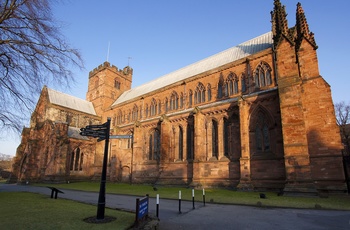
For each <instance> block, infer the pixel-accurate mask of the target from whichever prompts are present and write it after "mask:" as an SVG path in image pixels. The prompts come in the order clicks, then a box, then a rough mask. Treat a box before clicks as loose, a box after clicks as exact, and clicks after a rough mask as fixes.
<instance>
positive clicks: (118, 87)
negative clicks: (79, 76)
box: [86, 62, 133, 116]
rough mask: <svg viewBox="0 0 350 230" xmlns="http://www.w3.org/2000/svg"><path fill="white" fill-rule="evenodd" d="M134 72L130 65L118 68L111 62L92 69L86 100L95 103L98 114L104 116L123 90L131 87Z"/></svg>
mask: <svg viewBox="0 0 350 230" xmlns="http://www.w3.org/2000/svg"><path fill="white" fill-rule="evenodd" d="M132 73H133V70H132V68H130V67H129V66H126V67H124V69H118V68H117V67H116V66H114V65H112V66H111V65H110V63H109V62H104V63H103V64H102V65H99V66H98V67H97V68H95V69H94V70H92V71H90V73H89V84H88V91H87V93H86V100H88V101H91V102H92V103H93V105H94V108H95V110H96V113H97V115H98V116H102V115H103V113H104V111H106V109H108V108H109V107H110V106H111V105H112V104H113V102H114V101H115V100H116V99H117V98H118V97H119V96H120V95H121V94H122V93H123V92H125V91H127V90H129V89H131V84H132Z"/></svg>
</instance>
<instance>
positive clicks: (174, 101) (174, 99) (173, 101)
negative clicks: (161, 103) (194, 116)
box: [169, 91, 179, 110]
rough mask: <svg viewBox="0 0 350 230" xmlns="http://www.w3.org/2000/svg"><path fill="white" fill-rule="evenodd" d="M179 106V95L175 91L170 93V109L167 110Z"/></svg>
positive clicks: (175, 108)
mask: <svg viewBox="0 0 350 230" xmlns="http://www.w3.org/2000/svg"><path fill="white" fill-rule="evenodd" d="M178 108H179V97H178V95H177V93H176V92H175V91H173V93H172V94H171V97H170V109H169V110H177V109H178Z"/></svg>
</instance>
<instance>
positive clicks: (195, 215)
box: [0, 184, 350, 230]
mask: <svg viewBox="0 0 350 230" xmlns="http://www.w3.org/2000/svg"><path fill="white" fill-rule="evenodd" d="M5 191H10V192H11V191H27V192H33V193H40V194H47V195H48V196H50V195H51V190H50V189H48V188H46V187H36V186H30V185H15V184H0V196H1V192H5ZM62 191H63V192H64V194H61V193H59V194H58V199H62V198H63V199H70V200H76V201H80V202H84V203H88V204H93V205H97V200H98V193H95V192H82V191H74V190H65V189H62ZM136 198H137V197H136V196H125V195H113V194H106V207H109V208H113V209H122V210H128V211H135V208H136ZM159 203H160V204H159V219H160V224H159V227H160V229H161V230H163V229H165V230H173V229H174V230H180V229H190V230H199V229H200V230H206V229H208V230H209V229H210V230H212V229H224V230H225V229H238V230H240V229H257V230H265V229H266V230H283V229H298V230H303V229H305V230H313V229H317V230H318V229H327V230H328V229H330V230H337V229H344V230H345V229H346V230H349V229H350V211H329V210H308V209H284V208H259V207H250V206H240V205H221V204H212V203H206V205H205V206H204V205H203V203H196V204H195V209H193V206H192V202H184V201H182V202H181V211H182V213H181V214H179V201H178V200H167V199H160V202H159ZM149 212H150V214H152V215H154V216H155V214H156V200H155V199H154V198H150V202H149Z"/></svg>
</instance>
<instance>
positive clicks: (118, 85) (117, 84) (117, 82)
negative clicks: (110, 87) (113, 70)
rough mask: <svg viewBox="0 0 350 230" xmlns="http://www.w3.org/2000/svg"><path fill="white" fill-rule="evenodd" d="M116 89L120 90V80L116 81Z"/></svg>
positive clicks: (116, 79)
mask: <svg viewBox="0 0 350 230" xmlns="http://www.w3.org/2000/svg"><path fill="white" fill-rule="evenodd" d="M114 88H116V89H120V82H119V80H118V78H115V79H114Z"/></svg>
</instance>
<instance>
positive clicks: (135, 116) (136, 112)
mask: <svg viewBox="0 0 350 230" xmlns="http://www.w3.org/2000/svg"><path fill="white" fill-rule="evenodd" d="M138 114H139V109H138V108H137V106H136V105H134V108H133V109H132V116H131V120H132V121H136V120H137V119H138Z"/></svg>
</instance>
